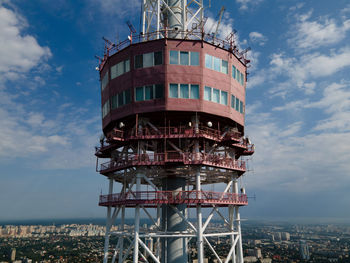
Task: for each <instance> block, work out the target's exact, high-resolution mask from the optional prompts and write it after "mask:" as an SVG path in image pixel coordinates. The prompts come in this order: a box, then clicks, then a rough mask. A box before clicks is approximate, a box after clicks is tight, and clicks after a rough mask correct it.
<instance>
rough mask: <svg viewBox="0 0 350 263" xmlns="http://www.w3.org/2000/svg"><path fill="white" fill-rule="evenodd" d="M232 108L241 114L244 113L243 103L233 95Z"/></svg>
mask: <svg viewBox="0 0 350 263" xmlns="http://www.w3.org/2000/svg"><path fill="white" fill-rule="evenodd" d="M231 108H232V109H235V110H236V111H238V112H239V113H242V114H243V113H244V104H243V101H241V100H240V99H238V98H237V97H236V96H234V95H231Z"/></svg>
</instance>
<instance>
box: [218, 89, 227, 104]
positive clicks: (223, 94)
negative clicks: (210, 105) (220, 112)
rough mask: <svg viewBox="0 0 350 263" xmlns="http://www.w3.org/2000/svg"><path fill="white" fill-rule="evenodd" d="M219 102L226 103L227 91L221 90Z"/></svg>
mask: <svg viewBox="0 0 350 263" xmlns="http://www.w3.org/2000/svg"><path fill="white" fill-rule="evenodd" d="M220 103H221V104H223V105H227V92H226V91H221V98H220Z"/></svg>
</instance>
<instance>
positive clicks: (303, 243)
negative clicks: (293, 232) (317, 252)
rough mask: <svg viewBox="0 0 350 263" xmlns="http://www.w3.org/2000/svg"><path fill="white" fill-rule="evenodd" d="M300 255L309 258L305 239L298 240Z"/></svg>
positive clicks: (305, 258)
mask: <svg viewBox="0 0 350 263" xmlns="http://www.w3.org/2000/svg"><path fill="white" fill-rule="evenodd" d="M300 256H301V258H302V259H304V260H309V259H310V252H309V246H308V245H307V243H306V241H305V240H300Z"/></svg>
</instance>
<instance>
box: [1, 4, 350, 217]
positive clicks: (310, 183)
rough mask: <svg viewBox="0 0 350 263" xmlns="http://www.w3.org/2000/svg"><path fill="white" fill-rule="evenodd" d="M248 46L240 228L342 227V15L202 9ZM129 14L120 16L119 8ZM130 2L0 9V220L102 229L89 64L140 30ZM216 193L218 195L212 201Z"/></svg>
mask: <svg viewBox="0 0 350 263" xmlns="http://www.w3.org/2000/svg"><path fill="white" fill-rule="evenodd" d="M211 2H212V7H211V9H210V10H207V11H208V12H207V14H206V15H207V16H209V19H208V22H207V23H208V26H209V25H210V23H213V22H214V21H215V19H216V17H217V14H218V12H219V10H220V8H221V6H222V5H224V6H225V7H226V12H225V15H224V18H223V21H222V23H221V27H220V29H219V35H220V36H221V37H223V36H225V35H227V34H228V33H229V32H231V31H232V29H233V28H235V29H236V30H237V36H236V37H237V41H239V44H240V47H242V48H246V47H248V46H250V47H251V48H252V51H251V52H250V54H249V56H250V57H251V60H252V63H251V67H250V68H249V80H248V85H247V106H246V133H247V135H248V136H249V137H250V138H251V140H252V141H253V143H255V145H256V153H255V155H254V156H253V158H252V160H251V161H250V167H251V169H252V170H251V171H250V172H248V173H247V174H246V175H245V176H244V178H242V183H243V184H244V185H245V187H246V189H247V192H248V195H251V196H252V195H254V194H255V195H256V197H257V199H256V200H255V201H254V200H251V201H250V204H249V206H248V207H246V208H244V210H243V217H245V218H248V219H249V218H258V217H262V218H276V219H277V218H281V219H288V218H311V219H312V220H314V221H318V220H320V218H331V219H332V218H333V219H339V218H342V219H349V218H350V194H349V186H350V90H349V88H350V74H349V73H350V71H349V67H350V4H349V2H348V1H346V0H338V1H326V0H317V1H316V0H314V1H313V0H310V1H297V0H295V1H294V0H290V1H286V0H258V1H256V0H254V1H253V0H235V1H233V0H230V1H228V0H225V1H211ZM126 3H127V4H126ZM139 6H140V4H139V1H138V0H130V1H121V0H105V1H99V0H85V1H82V0H80V1H68V0H67V1H66V0H57V1H54V3H53V2H52V1H46V0H33V1H24V0H22V1H20V0H14V1H6V0H5V1H4V0H2V1H1V0H0V138H1V140H0V167H1V169H0V220H9V219H26V218H69V217H103V216H104V215H105V209H103V208H100V207H98V206H97V202H98V195H99V193H100V191H101V189H103V190H104V191H106V189H107V180H106V179H105V178H104V177H103V176H101V175H99V174H98V173H96V172H95V158H94V146H95V145H97V143H98V138H99V136H100V134H101V120H100V118H101V114H100V89H99V82H98V81H99V79H98V73H97V72H96V70H95V67H96V66H97V64H98V61H97V60H96V59H95V58H94V55H102V54H103V41H102V39H101V38H102V36H105V37H107V38H109V39H110V40H112V41H116V39H119V40H124V39H125V38H126V37H127V34H128V27H127V25H126V23H125V22H126V21H127V20H129V19H131V21H132V23H133V24H134V26H135V27H136V28H137V29H139V24H140V20H139V15H140V8H139ZM217 190H218V189H217Z"/></svg>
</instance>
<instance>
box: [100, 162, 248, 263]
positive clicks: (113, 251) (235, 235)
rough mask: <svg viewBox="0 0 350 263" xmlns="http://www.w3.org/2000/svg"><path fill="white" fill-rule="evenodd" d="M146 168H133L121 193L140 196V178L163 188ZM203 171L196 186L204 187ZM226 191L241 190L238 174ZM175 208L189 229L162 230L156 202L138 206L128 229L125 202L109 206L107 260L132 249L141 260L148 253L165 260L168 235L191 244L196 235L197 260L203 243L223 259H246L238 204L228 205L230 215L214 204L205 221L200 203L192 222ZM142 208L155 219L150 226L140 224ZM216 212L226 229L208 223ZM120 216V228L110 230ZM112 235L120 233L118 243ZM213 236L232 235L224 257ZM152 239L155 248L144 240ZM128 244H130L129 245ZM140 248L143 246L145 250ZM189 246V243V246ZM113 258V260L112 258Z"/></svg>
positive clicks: (119, 259)
mask: <svg viewBox="0 0 350 263" xmlns="http://www.w3.org/2000/svg"><path fill="white" fill-rule="evenodd" d="M147 170H148V169H147V168H138V169H136V170H135V171H133V172H131V173H130V174H129V175H128V176H131V177H132V179H131V181H130V182H126V181H125V182H124V183H123V187H122V189H121V191H120V194H131V195H134V196H135V198H137V195H138V192H140V190H141V182H143V185H145V183H146V184H147V185H148V186H149V187H150V188H152V190H154V191H160V189H159V188H158V187H157V186H156V185H154V184H153V183H152V179H151V178H149V177H148V176H147V175H148V173H149V171H147ZM200 181H201V180H200V172H199V171H198V174H197V176H196V186H195V188H196V190H197V191H202V188H201V183H200ZM114 183H115V181H114V179H113V176H111V177H110V178H109V194H113V186H114ZM222 193H223V194H224V193H238V181H237V177H236V176H234V175H232V177H231V180H229V182H228V183H227V184H226V187H225V190H224V191H223V192H222ZM170 207H171V209H173V210H174V211H175V212H176V213H177V214H178V215H179V216H180V217H181V218H182V220H183V221H184V222H185V223H186V224H187V230H186V231H182V232H169V231H168V232H167V231H162V227H161V205H159V204H158V205H157V206H156V207H155V208H149V207H146V206H144V205H140V204H139V205H136V206H135V208H134V209H135V220H134V228H133V229H130V228H128V229H125V226H126V225H125V209H126V206H125V205H119V206H108V208H107V225H106V235H105V247H104V261H103V262H104V263H107V262H112V263H115V262H125V261H126V259H127V258H128V256H129V255H130V254H131V253H132V258H133V262H134V263H136V262H138V260H139V258H142V259H143V260H144V261H145V262H149V260H148V259H149V257H150V258H152V260H153V261H151V262H157V263H161V262H165V261H163V260H162V261H161V239H163V238H169V237H177V238H182V239H184V240H185V241H186V243H187V244H188V243H189V242H190V240H191V239H192V238H194V239H197V242H196V245H197V259H198V262H200V263H203V262H204V244H206V245H207V247H208V248H209V250H210V252H211V253H212V254H213V255H214V256H215V258H216V259H217V260H218V262H220V263H224V262H225V263H228V262H233V263H243V251H242V236H241V225H240V213H239V206H237V205H230V206H229V207H228V216H226V215H225V213H223V212H222V211H220V210H219V206H217V205H215V204H212V205H211V207H210V208H207V209H210V212H209V215H208V217H207V218H206V220H205V221H204V222H203V221H202V207H201V205H197V206H196V207H194V209H195V210H196V223H192V222H191V221H190V220H189V218H188V214H183V213H181V212H180V211H179V210H178V209H177V208H176V206H174V205H170ZM141 210H142V211H143V212H144V213H145V214H146V215H147V217H148V218H149V219H150V220H151V222H152V223H153V224H152V225H151V226H148V227H147V229H143V228H141V227H140V212H141ZM215 215H217V216H218V217H219V218H220V219H221V222H222V224H223V225H225V228H226V229H227V231H225V232H218V231H213V228H212V227H208V226H209V225H210V223H211V222H212V219H213V217H214V216H215ZM117 220H120V224H119V227H120V228H119V229H118V231H111V227H112V226H113V225H114V224H115V222H116V221H117ZM112 235H115V236H117V237H118V241H117V244H114V245H111V244H110V238H111V236H112ZM212 237H229V238H230V249H229V251H228V253H227V255H226V256H225V258H222V257H220V256H219V255H218V252H217V251H216V250H215V248H214V246H213V244H212V242H210V241H209V239H210V238H212ZM145 239H146V240H152V244H154V248H153V249H152V248H149V247H148V246H147V245H146V244H145V241H144V240H145ZM126 244H127V245H126ZM141 248H142V249H143V250H144V252H142V250H141ZM186 249H188V247H187V248H186ZM111 256H112V258H111ZM109 259H111V260H109Z"/></svg>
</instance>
